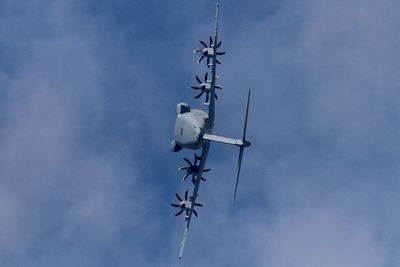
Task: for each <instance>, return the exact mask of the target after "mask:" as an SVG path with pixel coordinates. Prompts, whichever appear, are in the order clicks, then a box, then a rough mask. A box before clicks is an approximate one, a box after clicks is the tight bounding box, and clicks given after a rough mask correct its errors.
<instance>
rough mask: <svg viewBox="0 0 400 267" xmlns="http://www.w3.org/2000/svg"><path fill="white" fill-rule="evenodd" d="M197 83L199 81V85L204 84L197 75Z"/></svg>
mask: <svg viewBox="0 0 400 267" xmlns="http://www.w3.org/2000/svg"><path fill="white" fill-rule="evenodd" d="M196 81H197V82H198V83H200V84H202V82H201V80H200V78H199V76H197V75H196Z"/></svg>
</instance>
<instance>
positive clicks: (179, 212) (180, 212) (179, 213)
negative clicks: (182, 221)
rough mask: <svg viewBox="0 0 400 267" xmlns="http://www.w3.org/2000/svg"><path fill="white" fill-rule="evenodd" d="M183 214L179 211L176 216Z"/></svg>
mask: <svg viewBox="0 0 400 267" xmlns="http://www.w3.org/2000/svg"><path fill="white" fill-rule="evenodd" d="M182 212H183V210H180V211H178V213H177V214H175V215H174V216H178V215H181V214H182Z"/></svg>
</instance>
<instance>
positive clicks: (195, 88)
mask: <svg viewBox="0 0 400 267" xmlns="http://www.w3.org/2000/svg"><path fill="white" fill-rule="evenodd" d="M191 87H192V89H194V90H200V87H198V86H191Z"/></svg>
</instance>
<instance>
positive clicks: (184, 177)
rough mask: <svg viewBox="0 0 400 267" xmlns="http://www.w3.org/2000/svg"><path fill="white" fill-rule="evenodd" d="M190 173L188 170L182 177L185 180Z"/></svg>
mask: <svg viewBox="0 0 400 267" xmlns="http://www.w3.org/2000/svg"><path fill="white" fill-rule="evenodd" d="M189 175H190V173H188V172H187V173H186V174H185V175H184V176H183V177H182V181H185V180H186V178H188V176H189Z"/></svg>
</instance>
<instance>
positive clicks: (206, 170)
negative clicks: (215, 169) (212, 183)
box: [203, 169, 211, 172]
mask: <svg viewBox="0 0 400 267" xmlns="http://www.w3.org/2000/svg"><path fill="white" fill-rule="evenodd" d="M209 171H211V169H204V170H203V172H209Z"/></svg>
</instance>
